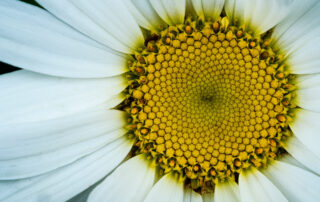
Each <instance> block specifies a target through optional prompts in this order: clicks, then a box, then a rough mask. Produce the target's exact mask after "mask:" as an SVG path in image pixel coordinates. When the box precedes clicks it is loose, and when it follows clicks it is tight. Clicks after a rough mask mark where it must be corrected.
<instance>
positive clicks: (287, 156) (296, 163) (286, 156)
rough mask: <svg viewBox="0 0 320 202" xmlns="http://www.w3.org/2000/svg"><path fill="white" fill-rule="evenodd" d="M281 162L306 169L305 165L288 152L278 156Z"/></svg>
mask: <svg viewBox="0 0 320 202" xmlns="http://www.w3.org/2000/svg"><path fill="white" fill-rule="evenodd" d="M280 160H281V162H284V163H288V164H290V165H293V166H296V167H299V168H302V169H304V170H308V168H307V167H306V166H304V165H303V164H301V163H300V162H299V161H297V160H296V159H295V158H293V157H292V156H291V155H290V154H283V155H282V156H281V158H280Z"/></svg>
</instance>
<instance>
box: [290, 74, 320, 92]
mask: <svg viewBox="0 0 320 202" xmlns="http://www.w3.org/2000/svg"><path fill="white" fill-rule="evenodd" d="M295 82H296V86H297V87H298V89H303V88H313V87H316V86H319V85H320V74H299V75H297V77H296V79H295Z"/></svg>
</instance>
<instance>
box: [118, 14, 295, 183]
mask: <svg viewBox="0 0 320 202" xmlns="http://www.w3.org/2000/svg"><path fill="white" fill-rule="evenodd" d="M154 36H157V37H154V39H153V40H152V41H146V43H145V45H146V47H145V49H143V50H142V51H140V52H139V53H136V55H135V57H134V59H133V60H131V61H130V62H129V66H130V71H131V73H130V76H129V77H128V78H132V79H130V80H129V87H128V88H127V89H126V93H127V99H126V100H125V101H124V103H123V104H122V105H121V109H123V110H125V111H126V112H128V113H129V115H130V123H129V127H128V128H129V130H130V131H131V132H130V134H134V136H135V139H136V144H135V145H136V147H137V149H136V153H147V154H148V155H149V156H150V157H151V158H153V159H156V160H155V162H156V164H157V165H158V166H159V168H160V169H161V170H163V173H167V172H170V171H177V172H179V173H180V174H181V175H182V176H184V177H186V178H188V179H190V180H191V184H192V187H193V188H197V187H201V186H204V185H203V184H206V183H205V182H216V181H217V180H222V181H223V180H225V179H227V178H232V179H235V178H236V176H238V174H239V172H240V171H241V169H247V168H249V167H250V166H254V167H265V166H266V164H267V162H269V160H273V159H275V158H278V157H279V156H280V155H281V149H279V148H280V147H281V145H283V144H281V143H282V141H283V140H284V139H286V138H282V137H283V136H284V135H288V133H287V132H285V131H286V130H288V123H287V121H288V119H290V117H288V116H289V115H288V111H289V110H290V106H291V105H290V99H292V97H293V95H292V94H291V89H293V88H294V85H293V83H291V82H290V81H291V80H290V79H288V76H289V75H288V73H286V72H284V70H283V69H284V68H282V66H281V60H280V59H279V58H282V57H281V55H278V53H277V52H275V51H274V49H273V47H271V46H270V41H269V38H268V37H264V38H261V37H260V36H252V35H250V33H247V32H245V31H243V30H242V29H239V28H238V27H235V26H230V25H229V21H228V19H227V18H226V17H225V18H223V19H219V20H218V21H216V22H210V21H205V22H204V21H201V23H200V19H199V20H196V21H192V19H191V18H188V19H187V20H186V22H185V24H184V25H177V26H169V27H168V28H167V29H165V30H163V31H161V32H159V33H157V34H156V35H154ZM151 38H152V37H151Z"/></svg>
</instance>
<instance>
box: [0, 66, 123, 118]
mask: <svg viewBox="0 0 320 202" xmlns="http://www.w3.org/2000/svg"><path fill="white" fill-rule="evenodd" d="M125 87H126V82H125V79H124V78H123V77H122V76H116V77H109V78H104V79H66V78H59V77H51V76H45V75H41V74H36V73H32V72H28V71H23V70H21V71H16V72H13V73H9V74H5V75H1V76H0V89H2V90H1V91H0V97H1V100H0V103H1V104H0V111H1V114H0V122H1V124H7V123H22V122H33V121H39V120H48V119H53V118H58V117H62V116H66V115H68V114H73V113H76V112H78V111H82V110H85V109H88V108H90V107H93V106H96V105H99V104H103V103H105V102H107V101H108V100H109V98H111V97H112V96H115V95H117V94H118V93H119V92H121V91H122V90H123V89H124V88H125Z"/></svg>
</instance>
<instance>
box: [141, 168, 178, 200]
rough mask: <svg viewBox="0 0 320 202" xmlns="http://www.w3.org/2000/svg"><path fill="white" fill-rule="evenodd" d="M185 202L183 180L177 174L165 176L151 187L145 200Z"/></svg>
mask: <svg viewBox="0 0 320 202" xmlns="http://www.w3.org/2000/svg"><path fill="white" fill-rule="evenodd" d="M163 201H166V202H183V182H180V181H179V180H178V176H177V175H175V174H167V175H165V176H163V177H162V178H161V179H160V180H159V181H158V182H157V183H156V184H155V185H154V186H153V187H152V189H151V191H150V192H149V193H148V195H147V197H146V198H145V200H144V202H163Z"/></svg>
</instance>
